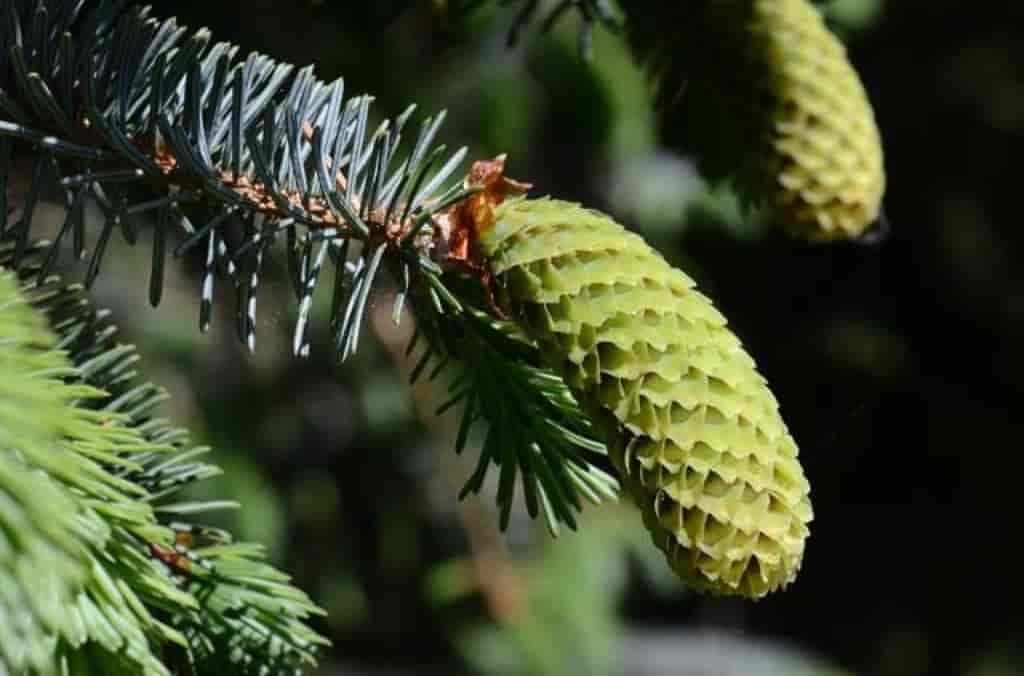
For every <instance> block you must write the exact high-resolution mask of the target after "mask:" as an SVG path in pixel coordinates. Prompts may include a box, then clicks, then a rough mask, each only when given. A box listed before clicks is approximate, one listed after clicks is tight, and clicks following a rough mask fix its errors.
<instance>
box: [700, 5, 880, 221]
mask: <svg viewBox="0 0 1024 676" xmlns="http://www.w3.org/2000/svg"><path fill="white" fill-rule="evenodd" d="M705 21H707V22H708V26H707V29H708V30H707V32H708V34H710V35H714V36H717V39H719V40H721V42H722V43H723V44H721V45H719V47H718V48H719V49H721V50H722V52H723V58H722V59H719V60H718V66H719V71H720V73H721V79H722V82H721V83H720V84H721V85H722V86H723V87H725V88H727V89H729V90H732V92H733V94H734V95H738V96H741V97H745V98H746V101H745V102H743V103H741V105H742V106H743V107H744V108H747V109H748V113H747V114H749V115H750V117H751V118H752V119H751V120H750V122H751V123H752V124H753V125H754V129H753V130H752V131H753V133H755V134H756V141H755V146H756V151H755V155H756V156H755V157H754V158H753V163H752V167H750V168H749V171H750V176H749V177H748V179H747V180H748V182H749V183H750V185H748V186H746V187H747V188H748V189H749V191H750V192H751V193H752V194H753V195H754V196H755V197H757V198H760V200H759V201H761V202H762V203H763V204H764V205H765V206H766V207H767V209H768V212H769V215H770V217H771V218H772V219H773V220H774V221H775V222H776V223H777V225H779V226H781V227H783V228H785V229H786V230H788V231H790V232H791V233H792V234H795V235H798V236H802V237H806V238H808V239H811V240H837V239H849V238H854V237H857V236H859V235H861V234H863V233H864V231H865V230H866V229H867V228H868V226H870V225H871V224H872V223H874V222H875V221H876V220H877V219H878V216H879V211H880V208H881V201H882V195H883V193H884V191H885V169H884V161H883V153H882V144H881V138H880V135H879V132H878V127H877V124H876V122H875V116H874V111H873V110H872V108H871V103H870V101H869V100H868V97H867V93H866V92H865V91H864V86H863V85H862V83H861V81H860V78H859V76H858V75H857V72H856V70H854V68H853V66H852V65H851V64H850V61H849V60H848V58H847V55H846V49H845V47H844V46H843V44H842V43H841V42H840V41H839V40H838V39H837V38H836V36H835V35H833V34H832V33H831V31H829V29H828V28H827V27H826V26H825V23H824V21H823V20H822V16H821V13H820V12H819V11H818V10H817V9H816V8H815V7H814V6H813V5H812V4H811V3H810V2H808V0H711V2H710V3H709V4H708V9H707V15H706V17H705ZM737 58H738V60H737ZM723 68H724V69H728V70H723Z"/></svg>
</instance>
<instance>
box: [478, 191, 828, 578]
mask: <svg viewBox="0 0 1024 676" xmlns="http://www.w3.org/2000/svg"><path fill="white" fill-rule="evenodd" d="M494 216H495V218H494V224H493V226H491V227H490V228H488V229H485V230H483V231H482V232H481V233H480V234H479V246H480V249H481V251H480V253H481V254H482V255H483V256H484V257H485V258H486V259H487V260H488V262H489V265H490V266H491V269H492V271H493V272H494V273H495V274H496V275H497V277H498V280H499V281H500V282H502V283H503V284H504V285H505V291H506V293H507V296H508V298H507V300H508V303H509V306H510V307H511V309H512V311H513V312H514V313H515V316H516V319H517V320H518V321H520V322H521V323H522V325H523V327H524V329H525V330H526V331H527V332H528V333H529V334H530V335H531V336H532V337H533V338H534V339H536V340H537V341H538V343H539V344H540V345H541V347H542V348H543V349H544V350H545V352H546V353H547V355H548V356H549V358H550V360H551V362H552V363H553V364H554V365H555V366H556V367H557V368H559V369H561V372H562V375H563V377H564V378H565V380H566V382H567V383H568V385H569V386H570V387H571V388H572V389H573V391H574V393H575V394H576V396H577V397H578V398H579V399H580V401H581V402H582V403H583V405H584V406H585V407H586V409H587V410H588V413H589V414H590V415H591V416H593V418H594V419H595V420H597V421H599V422H600V423H601V424H602V425H603V426H604V428H605V434H606V439H607V442H608V446H609V449H610V453H611V457H612V461H613V463H614V464H615V467H616V469H617V470H618V472H619V473H620V474H621V475H622V478H623V479H624V483H625V484H626V485H627V486H628V487H629V489H630V491H631V492H632V494H633V496H634V498H635V499H636V501H637V503H638V504H639V505H640V507H641V509H642V511H643V514H644V522H645V524H646V525H647V528H648V529H649V530H650V531H651V535H652V537H653V539H654V541H655V543H656V544H657V545H658V546H659V547H660V548H661V549H663V550H664V551H665V553H666V556H667V558H668V561H669V563H670V564H671V565H672V567H673V568H674V569H675V571H676V572H677V573H678V574H679V575H680V576H682V577H683V578H684V579H686V580H688V581H689V582H690V583H691V584H692V585H693V586H695V587H696V588H698V589H702V590H709V591H712V592H716V593H723V594H740V595H743V596H746V597H750V598H759V597H761V596H764V595H765V594H767V593H768V592H770V591H772V590H774V589H776V588H778V587H781V586H784V585H786V584H787V583H789V582H790V581H792V580H793V578H794V577H795V575H796V573H797V570H798V569H799V567H800V560H801V557H802V555H803V550H804V541H805V539H806V537H807V534H808V529H807V523H808V522H809V521H810V520H811V504H810V500H809V498H808V493H809V490H810V488H809V486H808V483H807V480H806V479H805V478H804V475H803V470H802V469H801V467H800V464H799V462H798V460H797V447H796V444H795V443H794V441H793V438H792V437H791V436H790V435H789V433H788V431H787V430H786V426H785V424H784V423H783V421H782V419H781V417H780V416H779V411H778V403H777V402H776V400H775V398H774V397H773V396H772V394H771V392H770V391H769V390H768V388H767V386H766V384H765V380H764V378H762V377H761V376H760V375H759V374H758V373H757V371H756V370H755V366H754V362H753V360H752V359H751V358H750V357H749V356H748V355H747V353H746V352H745V351H744V350H743V348H742V347H741V345H740V342H739V340H738V339H737V338H736V336H735V335H733V333H732V332H731V331H729V330H728V329H727V328H726V325H725V319H724V318H723V317H722V316H721V315H720V314H719V313H718V312H717V311H716V310H715V309H714V307H712V305H711V302H710V301H709V300H708V299H707V298H706V297H705V296H703V295H701V294H700V293H699V292H698V291H696V290H695V289H694V288H693V286H694V283H693V281H692V280H691V279H689V278H688V277H687V276H686V275H685V274H683V273H682V272H681V271H679V270H676V269H675V268H673V267H672V266H670V265H669V264H668V263H667V262H666V261H665V260H664V259H663V258H662V257H661V256H660V255H659V254H658V253H657V252H656V251H654V250H653V249H651V248H650V247H649V246H648V245H647V244H646V243H645V242H644V241H643V239H641V238H640V237H639V236H637V235H635V234H632V233H629V232H627V231H626V230H625V229H623V228H622V227H621V226H619V225H618V224H617V223H615V222H614V221H612V220H611V219H610V218H608V217H607V216H604V215H602V214H599V213H597V212H594V211H590V210H588V209H584V208H583V207H581V206H579V205H576V204H570V203H567V202H560V201H555V200H547V199H545V200H525V199H513V200H508V201H506V202H504V203H503V204H501V205H500V206H498V207H497V209H496V210H495V212H494Z"/></svg>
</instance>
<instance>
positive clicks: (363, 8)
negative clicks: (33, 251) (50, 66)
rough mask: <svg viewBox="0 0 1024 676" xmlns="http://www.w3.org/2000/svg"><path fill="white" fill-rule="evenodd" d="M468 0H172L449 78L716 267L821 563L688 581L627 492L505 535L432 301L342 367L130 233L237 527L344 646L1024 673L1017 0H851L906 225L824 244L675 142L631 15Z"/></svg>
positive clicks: (671, 243)
mask: <svg viewBox="0 0 1024 676" xmlns="http://www.w3.org/2000/svg"><path fill="white" fill-rule="evenodd" d="M443 4H444V3H443V2H427V1H425V0H424V1H421V2H414V1H413V0H407V1H400V0H394V1H392V2H330V1H329V0H328V1H321V2H310V1H308V0H300V1H298V2H296V1H294V0H279V1H278V0H249V1H248V2H245V3H235V2H211V1H209V0H206V1H203V2H199V1H194V0H181V1H176V2H169V1H168V2H163V3H159V2H158V3H157V12H158V13H160V14H163V15H166V14H169V13H172V12H173V13H175V14H177V15H178V16H179V17H181V19H182V21H183V22H184V23H187V24H188V25H191V26H199V25H205V26H209V27H210V28H211V29H212V30H213V33H214V36H215V37H216V38H217V39H221V40H230V41H234V42H237V43H239V44H241V45H242V47H243V51H249V50H253V49H255V50H258V51H261V52H264V53H267V54H270V55H272V56H274V57H275V58H279V59H281V60H285V61H291V62H294V63H297V64H301V65H305V64H307V63H316V64H317V72H318V74H319V76H320V77H321V78H323V79H333V78H335V77H338V76H342V75H343V76H344V77H345V78H346V82H347V84H348V89H349V92H351V93H359V92H364V91H367V92H371V93H373V94H374V95H376V97H377V102H376V104H375V105H376V109H377V111H378V113H379V114H387V115H393V114H396V113H398V112H400V111H401V110H402V109H403V108H404V107H405V105H407V104H408V103H409V102H411V101H417V102H419V103H420V104H421V112H423V113H424V114H431V113H433V112H434V111H436V110H438V109H440V108H447V109H449V111H450V118H449V123H448V124H447V125H446V128H445V131H444V132H442V135H443V137H444V139H445V140H446V141H447V142H450V144H452V145H460V144H467V145H469V146H470V150H471V157H475V158H480V157H486V156H491V155H494V154H497V153H498V152H508V153H510V161H509V173H510V174H511V175H512V176H514V177H517V178H522V179H526V180H530V181H532V182H534V183H535V184H536V185H537V186H538V188H537V192H539V193H551V194H553V195H556V196H558V197H562V198H567V199H576V200H580V201H584V202H586V203H587V204H589V205H591V206H594V207H597V208H600V209H603V210H606V211H608V212H610V213H612V214H614V215H615V216H617V217H618V218H619V219H620V220H621V221H623V222H624V223H627V224H628V225H630V226H631V227H634V228H635V229H637V230H639V231H641V232H643V233H644V234H645V236H647V237H648V238H649V239H650V241H652V243H654V244H655V245H656V246H658V247H659V248H660V249H661V250H662V251H663V252H664V253H665V254H666V256H668V257H669V258H671V259H672V260H673V261H674V262H676V263H677V264H679V265H681V266H682V267H684V269H686V270H687V271H688V272H690V273H691V274H692V275H693V276H695V277H696V278H697V279H698V280H700V282H701V285H702V287H703V289H704V290H705V292H706V293H708V294H709V295H710V296H711V297H712V298H713V299H714V300H715V301H716V303H717V305H718V306H719V308H720V309H721V310H722V311H723V312H724V313H725V314H726V315H727V316H728V317H729V318H730V321H731V323H732V325H733V327H734V328H735V330H736V331H737V332H738V333H739V334H740V335H741V336H742V338H743V340H744V341H745V343H746V344H747V346H748V348H749V349H750V351H751V352H752V353H753V355H754V356H755V357H756V358H757V360H758V363H759V365H760V368H761V370H762V372H763V373H764V374H765V375H766V376H767V377H768V378H769V380H770V381H771V383H772V385H773V390H774V392H775V393H776V395H777V397H778V399H779V400H780V402H782V408H783V414H784V415H785V417H786V419H787V421H788V423H789V425H790V427H791V429H792V431H793V433H794V436H795V437H796V438H797V440H798V441H799V442H800V444H801V459H802V461H803V463H804V466H805V469H806V471H807V474H808V475H809V477H810V480H811V483H812V486H813V493H812V496H813V499H814V506H815V522H814V524H813V526H812V538H811V540H810V542H809V548H808V552H807V556H806V559H805V563H804V568H803V571H802V573H801V575H800V577H799V579H798V581H797V583H796V584H795V585H793V586H792V587H791V588H790V589H789V590H788V591H786V592H785V593H782V594H777V595H775V596H773V597H772V598H770V599H768V600H765V601H762V602H760V603H757V604H747V603H739V602H734V601H722V600H705V599H700V598H697V597H693V596H688V595H686V594H685V592H683V591H681V590H680V589H679V586H678V585H677V584H674V583H673V582H672V581H671V580H670V579H668V577H667V575H666V574H665V572H664V570H663V569H662V566H661V562H660V559H659V557H658V555H656V554H652V553H651V551H650V550H652V549H653V548H652V547H650V546H649V544H648V543H647V540H646V534H645V533H644V532H643V530H642V528H641V526H640V522H639V516H638V515H637V514H636V513H635V512H633V511H632V508H631V507H629V506H628V505H627V506H624V507H621V508H615V507H610V508H600V509H590V510H588V513H587V518H586V519H584V523H583V527H582V529H581V532H580V533H579V534H572V535H563V536H562V538H560V539H559V540H558V541H556V542H554V543H551V542H550V541H549V538H548V536H547V535H546V534H545V533H544V532H543V529H540V528H536V527H534V526H532V525H531V524H530V523H529V522H528V521H527V520H526V519H525V517H522V516H520V517H517V518H515V519H514V520H513V524H512V527H511V529H510V532H509V533H508V534H507V537H498V536H497V535H496V531H495V528H494V523H495V522H496V519H495V516H494V514H493V512H492V511H491V509H490V501H489V500H482V501H480V502H470V503H468V504H464V505H462V506H457V505H456V501H455V495H456V493H457V491H458V488H459V486H460V485H461V480H462V479H463V478H464V477H465V476H466V474H467V471H468V470H467V464H466V463H467V462H468V461H467V460H466V459H460V460H456V459H455V458H454V457H453V454H452V453H451V451H450V448H451V445H452V443H451V441H452V436H453V429H452V428H453V426H454V424H455V421H454V419H453V417H452V416H448V417H446V418H443V419H441V420H434V419H433V418H432V417H431V411H432V410H433V407H434V406H435V405H436V401H437V396H438V392H437V390H436V388H431V387H417V388H416V389H415V390H413V392H414V394H415V396H414V397H413V398H410V396H409V392H410V390H409V389H408V388H407V387H406V386H405V385H404V384H403V382H402V380H403V378H405V376H406V375H407V373H408V371H409V365H408V364H407V363H405V362H404V361H403V360H402V359H401V357H400V353H401V350H402V347H403V345H402V343H403V341H404V340H405V338H407V336H408V332H409V328H408V327H407V326H403V327H402V328H400V329H395V328H394V327H392V326H391V325H390V323H389V322H388V321H386V320H385V318H386V316H387V315H388V314H389V311H390V303H389V302H388V300H387V299H386V298H382V299H380V300H379V302H377V303H376V304H375V305H374V306H373V309H372V312H373V313H374V315H373V318H372V319H373V321H371V328H372V329H373V331H372V333H373V335H372V336H368V337H367V340H366V341H365V342H364V344H363V346H362V349H361V352H360V354H359V355H358V356H357V358H356V359H355V360H353V361H352V362H351V363H349V364H347V365H345V366H343V367H340V368H338V367H334V366H333V365H331V364H330V363H329V361H328V359H327V354H328V352H329V350H328V349H326V346H324V345H323V343H322V342H321V345H320V347H321V349H319V350H317V349H316V346H315V345H314V357H313V358H312V359H310V360H307V361H299V360H295V359H293V358H291V357H290V350H288V349H287V341H288V340H289V335H288V331H289V323H290V317H291V316H292V315H293V314H294V308H293V307H291V306H290V305H289V303H288V297H287V295H286V294H285V292H284V290H283V286H282V288H281V289H279V290H278V291H277V292H276V295H275V294H270V295H268V297H269V298H275V299H276V300H272V301H264V303H265V305H264V306H263V308H262V314H261V317H262V319H261V325H260V347H259V349H258V350H257V353H256V354H255V355H254V356H249V355H246V354H244V353H243V351H242V349H241V348H240V346H238V345H236V343H235V342H234V339H233V336H232V335H231V333H232V332H231V329H230V315H229V314H228V312H229V310H225V314H224V315H223V316H222V317H220V318H219V321H216V322H215V328H214V330H213V331H212V332H211V333H210V334H208V335H206V336H200V335H199V334H198V332H196V331H194V329H192V326H193V325H194V313H195V312H197V306H198V302H197V300H196V296H197V295H198V294H197V293H196V288H197V284H198V281H197V276H196V270H197V268H198V265H197V262H196V261H189V262H188V263H187V264H186V265H185V266H184V267H183V268H181V270H180V277H179V278H177V279H176V280H175V282H174V284H173V285H172V287H171V291H170V292H169V295H168V297H167V298H166V299H165V302H164V305H163V306H162V307H161V308H160V309H159V310H156V311H151V310H148V309H147V310H145V311H139V310H138V308H139V307H141V306H142V304H143V302H144V299H143V295H142V294H141V293H140V292H139V288H138V287H139V286H141V284H144V279H145V268H146V264H145V261H144V260H140V261H135V260H134V259H133V258H131V257H129V256H128V254H127V253H125V254H124V256H123V257H122V258H120V259H118V260H119V261H121V262H118V263H116V265H120V266H123V272H124V273H125V274H131V273H132V271H136V272H137V273H138V274H139V279H140V280H142V281H141V282H140V285H134V284H132V283H128V284H125V283H124V281H123V280H124V277H123V276H121V277H118V276H117V275H108V276H107V278H106V279H107V281H106V282H102V278H101V287H102V288H101V289H100V294H101V299H102V300H103V301H104V302H106V303H107V304H110V305H113V306H114V307H115V311H116V314H115V317H117V318H118V319H119V320H120V321H121V322H122V324H123V325H124V330H125V333H126V335H127V336H129V337H130V338H131V339H133V340H136V341H138V342H139V343H140V344H141V346H142V352H143V355H144V357H145V358H146V359H147V361H148V362H149V364H150V367H151V368H150V373H151V375H152V376H153V377H154V379H156V380H157V381H159V382H162V383H163V384H165V385H167V386H168V387H169V388H170V389H171V391H172V393H173V394H174V395H175V399H174V402H173V403H172V404H171V405H170V413H171V414H172V415H175V416H176V417H178V418H179V419H180V420H181V421H182V422H188V423H189V424H190V425H191V426H192V427H193V429H195V430H197V432H198V434H199V436H201V437H203V438H205V439H206V440H208V441H210V442H211V443H212V444H213V445H214V446H215V447H216V448H217V449H218V450H217V451H216V457H215V459H216V460H217V461H218V462H220V463H221V464H223V465H224V466H225V468H226V470H227V472H226V474H225V477H224V478H223V479H222V480H221V482H220V483H219V484H218V485H217V486H215V487H214V488H212V489H209V490H216V491H219V492H220V493H221V494H222V495H221V496H222V497H228V496H227V495H224V494H230V495H233V496H235V497H238V498H240V499H241V500H242V501H243V502H244V503H245V505H246V507H245V508H244V509H243V510H242V511H241V512H239V513H238V514H237V515H235V516H233V517H231V519H232V521H231V524H232V525H233V527H235V528H238V529H239V530H241V531H242V533H243V534H244V535H246V536H247V537H250V538H254V539H260V540H262V541H265V542H268V544H269V545H270V549H271V553H272V556H273V558H274V559H275V560H276V561H278V562H279V563H280V564H281V565H282V566H284V567H285V569H287V570H289V571H292V572H293V573H294V574H295V576H296V581H297V582H298V584H299V585H300V586H302V587H303V588H305V589H306V590H308V591H309V592H310V593H311V594H312V595H313V596H314V598H316V600H317V601H318V602H320V603H321V604H322V605H324V606H325V607H326V608H327V610H328V611H329V613H330V615H329V619H328V620H326V621H325V622H324V624H323V630H324V631H325V632H326V633H327V634H328V635H329V636H330V637H331V638H332V640H334V642H335V649H334V651H333V653H332V654H330V655H328V657H327V660H326V668H325V673H378V671H376V670H387V671H380V672H379V673H396V674H399V673H425V672H429V673H463V672H465V673H538V674H570V673H572V674H576V673H580V674H585V673H595V674H596V673H622V672H624V671H625V672H627V673H631V674H666V675H668V674H681V675H683V674H685V675H687V676H693V675H697V674H727V673H737V674H744V675H745V674H752V675H755V676H756V675H757V674H761V673H765V674H768V673H779V674H799V673H805V674H839V673H856V674H864V675H876V674H877V675H880V676H881V675H890V674H891V675H894V676H895V675H899V676H915V675H918V674H971V675H973V676H998V675H1002V674H1016V673H1024V661H1022V660H1021V659H1020V658H1021V652H1022V650H1021V648H1020V639H1021V638H1022V634H1021V630H1022V626H1024V622H1022V618H1021V611H1020V608H1021V598H1020V596H1021V589H1022V587H1024V584H1022V578H1021V576H1020V574H1019V566H1018V564H1016V563H1015V561H1016V558H1017V551H1018V550H1017V547H1018V546H1020V542H1019V538H1020V528H1019V526H1018V523H1017V517H1018V515H1019V513H1020V511H1021V507H1020V504H1021V500H1020V493H1021V483H1022V481H1024V462H1022V457H1024V456H1022V453H1021V451H1020V448H1019V446H1020V443H1021V440H1022V439H1024V423H1022V416H1021V414H1020V412H1019V411H1018V410H1017V407H1018V405H1019V402H1020V401H1021V390H1022V384H1021V376H1022V375H1024V357H1022V352H1021V350H1020V347H1019V346H1020V343H1021V339H1022V338H1024V274H1022V270H1021V267H1020V266H1019V265H1018V261H1020V260H1021V246H1022V242H1024V236H1022V232H1024V228H1022V226H1021V223H1020V220H1021V212H1022V209H1021V196H1022V190H1021V178H1020V174H1018V173H1017V171H1015V165H1016V163H1017V162H1019V161H1020V158H1021V156H1022V151H1024V142H1022V131H1024V43H1022V37H1024V30H1022V28H1024V9H1022V8H1021V6H1020V5H1019V4H1018V3H1010V2H969V3H965V2H962V1H960V0H928V1H925V0H889V2H886V3H884V4H882V3H881V2H869V1H868V0H835V1H834V2H832V3H826V5H827V6H828V7H829V10H830V11H831V12H832V14H831V15H830V16H831V17H832V19H833V20H834V22H835V25H836V27H837V29H838V30H840V31H842V33H843V35H844V36H845V37H846V38H847V40H848V43H849V46H850V50H851V58H852V60H853V61H854V63H855V64H856V66H857V67H858V69H859V70H860V72H861V74H862V77H863V79H864V82H865V85H866V87H867V89H868V90H869V92H870V95H871V97H872V99H873V102H874V104H875V107H876V111H877V116H878V119H879V123H880V127H881V129H882V132H883V136H884V138H885V146H886V153H887V158H886V163H887V170H888V176H889V192H888V197H887V200H886V211H887V214H888V217H889V219H890V221H891V223H892V233H891V236H890V237H889V238H888V239H887V240H886V241H885V242H884V243H882V244H880V245H875V246H865V245H837V246H829V247H822V246H808V245H804V244H800V243H798V242H793V241H790V240H786V239H784V238H782V237H780V236H778V235H776V234H775V233H772V232H766V231H765V229H764V228H763V227H761V226H760V225H759V224H758V223H757V222H755V221H752V220H751V219H750V218H748V217H746V216H745V215H744V214H743V212H742V211H741V210H739V209H738V208H737V206H736V203H735V200H734V198H732V197H731V195H730V194H729V193H728V192H727V191H723V190H708V189H707V188H706V186H704V184H703V183H702V182H701V181H700V180H699V179H698V178H697V177H696V175H695V174H694V171H693V169H692V166H691V165H690V164H689V162H688V160H687V159H686V157H685V156H684V155H682V154H681V153H679V152H678V151H676V150H674V149H673V148H672V147H668V146H665V145H663V144H662V142H661V140H660V139H665V138H672V137H673V134H672V131H673V127H672V125H673V124H674V120H673V118H672V117H671V116H667V117H666V116H659V115H658V114H656V113H654V112H653V109H652V105H651V101H650V97H649V95H648V88H647V85H646V82H645V78H644V75H643V73H642V72H641V70H640V69H639V68H638V67H637V66H636V65H635V64H634V63H633V62H632V60H631V58H630V57H629V54H628V51H627V50H626V49H625V47H624V46H623V44H622V42H621V40H620V39H618V38H615V37H613V36H611V35H609V34H607V33H604V32H600V33H599V34H598V36H597V41H596V44H595V47H596V51H595V58H594V61H593V62H592V63H590V64H584V63H581V62H580V60H579V59H578V58H577V57H576V54H575V51H574V50H575V31H576V22H575V18H568V19H565V20H563V21H562V23H561V24H560V25H559V26H558V28H557V29H556V31H555V32H554V34H553V35H551V36H548V37H541V36H539V35H538V34H537V31H536V30H529V31H527V32H526V33H524V35H523V37H522V43H521V44H520V45H519V46H517V47H515V48H513V49H507V48H506V46H505V43H504V37H505V32H506V30H507V28H508V26H509V25H510V23H511V21H512V18H513V15H514V12H513V10H512V9H508V8H505V9H500V8H497V7H495V8H488V9H484V10H481V11H478V12H475V13H473V14H472V15H470V16H469V17H465V18H452V17H450V16H446V15H445V13H444V12H443V11H442V9H441V8H442V5H443ZM494 4H496V3H494ZM666 30H674V27H671V26H667V27H666ZM272 269H273V268H272ZM276 269H277V271H278V272H280V271H281V270H282V269H283V263H280V262H279V263H278V264H277V266H276ZM112 280H117V281H112ZM272 283H273V280H272ZM278 285H279V286H280V283H278ZM274 303H277V304H278V305H277V306H275V305H274ZM223 305H224V307H225V308H229V307H230V302H228V303H225V304H223ZM320 324H321V325H322V324H323V322H322V321H321V322H320ZM474 571H477V572H474ZM826 665H833V666H826ZM833 667H834V668H833ZM773 669H774V671H773ZM801 669H803V670H804V671H800V670H801Z"/></svg>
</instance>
